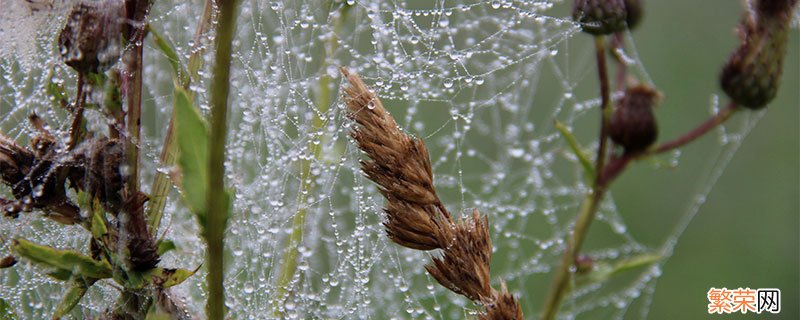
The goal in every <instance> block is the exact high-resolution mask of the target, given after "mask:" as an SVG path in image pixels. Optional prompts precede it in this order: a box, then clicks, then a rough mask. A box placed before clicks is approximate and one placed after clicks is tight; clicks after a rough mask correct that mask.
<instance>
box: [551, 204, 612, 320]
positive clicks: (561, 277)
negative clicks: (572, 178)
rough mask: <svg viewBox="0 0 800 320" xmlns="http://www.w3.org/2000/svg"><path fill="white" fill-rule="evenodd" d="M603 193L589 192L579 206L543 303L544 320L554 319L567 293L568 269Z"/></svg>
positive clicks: (572, 262) (573, 261)
mask: <svg viewBox="0 0 800 320" xmlns="http://www.w3.org/2000/svg"><path fill="white" fill-rule="evenodd" d="M604 193H605V188H602V189H596V190H594V191H593V192H589V193H588V194H587V195H586V198H585V199H584V200H583V203H582V204H581V209H580V212H579V213H578V217H577V219H576V220H575V227H574V229H573V233H572V238H571V239H570V241H569V243H568V244H567V248H566V250H564V254H563V255H562V256H561V264H560V265H559V267H558V269H556V271H555V275H554V276H553V282H552V283H551V284H550V291H549V293H548V295H547V301H546V302H545V309H544V311H543V312H542V319H544V320H551V319H555V317H556V314H557V313H558V309H559V307H560V306H561V300H563V298H564V296H565V295H566V293H567V291H568V290H567V288H568V285H569V279H570V278H571V277H570V275H571V274H572V272H571V271H570V267H572V265H573V264H574V263H575V256H576V255H577V253H578V252H580V248H581V245H582V244H583V240H584V239H585V237H586V233H587V231H588V230H589V226H590V225H591V224H592V220H594V213H595V212H596V211H597V207H598V205H599V204H600V200H602V199H603V194H604Z"/></svg>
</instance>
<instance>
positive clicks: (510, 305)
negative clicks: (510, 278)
mask: <svg viewBox="0 0 800 320" xmlns="http://www.w3.org/2000/svg"><path fill="white" fill-rule="evenodd" d="M484 307H486V312H485V313H483V314H481V315H479V316H478V320H522V319H524V318H523V316H522V306H520V305H519V301H518V300H517V299H515V298H514V295H512V294H511V293H509V292H508V289H507V288H506V284H505V283H503V284H502V287H501V289H500V292H499V293H498V294H497V298H496V299H495V301H493V302H491V303H486V304H484Z"/></svg>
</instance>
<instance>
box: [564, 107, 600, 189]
mask: <svg viewBox="0 0 800 320" xmlns="http://www.w3.org/2000/svg"><path fill="white" fill-rule="evenodd" d="M554 125H555V127H556V129H558V132H560V133H561V136H562V137H564V140H567V144H568V145H569V148H570V149H571V150H572V153H574V154H575V156H576V157H578V161H579V162H580V163H581V166H582V167H583V171H584V172H585V173H586V176H587V177H591V178H589V182H591V181H592V180H594V177H595V172H594V166H593V165H592V161H591V160H589V156H587V155H586V153H584V152H583V149H581V146H580V144H579V143H578V139H575V136H574V135H572V132H570V131H569V128H567V126H565V125H564V124H563V123H561V122H560V121H558V120H555V123H554Z"/></svg>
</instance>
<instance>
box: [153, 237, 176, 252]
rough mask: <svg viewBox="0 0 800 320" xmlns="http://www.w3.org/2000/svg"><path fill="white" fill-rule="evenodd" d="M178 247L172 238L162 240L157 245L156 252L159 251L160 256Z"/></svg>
mask: <svg viewBox="0 0 800 320" xmlns="http://www.w3.org/2000/svg"><path fill="white" fill-rule="evenodd" d="M177 248H178V247H177V246H176V245H175V242H172V240H161V241H159V242H158V244H157V245H156V253H158V255H159V256H163V255H164V254H165V253H167V252H170V251H172V250H175V249H177Z"/></svg>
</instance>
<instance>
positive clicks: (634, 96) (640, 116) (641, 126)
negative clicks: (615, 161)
mask: <svg viewBox="0 0 800 320" xmlns="http://www.w3.org/2000/svg"><path fill="white" fill-rule="evenodd" d="M659 98H660V94H659V93H658V91H656V90H655V89H653V88H650V87H648V86H646V85H637V86H632V87H630V88H628V89H627V90H625V96H624V97H622V99H621V100H620V101H619V105H617V108H616V109H615V110H614V114H613V115H612V116H611V122H610V123H609V133H610V136H611V139H612V140H614V142H615V143H617V144H619V145H621V146H622V147H623V148H625V153H635V152H639V151H642V150H644V149H646V148H647V147H649V146H650V145H651V144H653V142H655V141H656V137H657V136H658V126H657V125H656V119H655V117H654V116H653V107H654V106H655V104H656V102H657V101H658V100H659Z"/></svg>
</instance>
